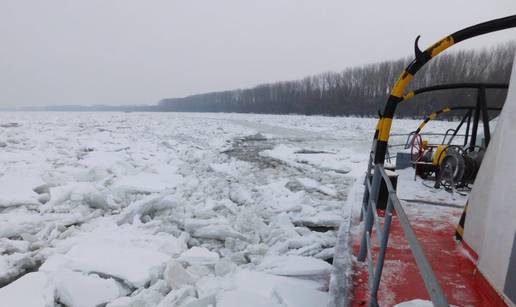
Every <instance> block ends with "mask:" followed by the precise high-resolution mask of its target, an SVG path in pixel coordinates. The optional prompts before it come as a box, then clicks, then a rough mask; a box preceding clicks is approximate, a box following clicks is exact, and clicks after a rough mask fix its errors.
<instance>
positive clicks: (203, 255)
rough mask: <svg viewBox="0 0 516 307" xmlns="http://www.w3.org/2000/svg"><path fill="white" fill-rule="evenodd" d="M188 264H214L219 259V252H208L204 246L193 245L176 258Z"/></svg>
mask: <svg viewBox="0 0 516 307" xmlns="http://www.w3.org/2000/svg"><path fill="white" fill-rule="evenodd" d="M177 260H179V261H180V262H185V263H188V264H190V265H207V264H215V263H217V262H218V261H219V254H217V253H214V252H210V251H209V250H208V249H207V248H205V247H197V246H194V247H192V248H191V249H189V250H187V251H186V252H184V253H183V254H181V256H180V257H179V258H178V259H177Z"/></svg>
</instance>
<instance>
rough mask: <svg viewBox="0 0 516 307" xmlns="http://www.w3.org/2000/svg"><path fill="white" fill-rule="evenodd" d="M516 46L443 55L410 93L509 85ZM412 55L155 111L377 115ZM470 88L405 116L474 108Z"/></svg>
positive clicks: (403, 108)
mask: <svg viewBox="0 0 516 307" xmlns="http://www.w3.org/2000/svg"><path fill="white" fill-rule="evenodd" d="M515 52H516V42H510V43H505V44H500V45H497V46H494V47H492V48H485V49H481V50H464V51H457V52H452V53H448V54H444V55H441V56H439V57H437V58H436V59H434V60H432V61H431V62H430V63H429V64H427V65H426V66H425V67H423V69H422V70H421V71H420V72H419V73H418V74H417V75H416V76H415V78H414V80H413V81H412V83H411V89H417V88H421V87H425V86H431V85H437V84H444V83H458V82H492V83H508V82H509V78H510V73H511V69H512V61H513V58H514V54H515ZM411 59H412V57H410V58H409V57H406V58H402V59H398V60H394V61H384V62H380V63H375V64H369V65H365V66H360V67H352V68H347V69H345V70H343V71H341V72H325V73H321V74H318V75H315V76H309V77H305V78H303V79H300V80H294V81H282V82H275V83H269V84H261V85H258V86H256V87H253V88H248V89H237V90H229V91H221V92H213V93H205V94H198V95H192V96H187V97H184V98H167V99H163V100H161V101H160V102H159V104H158V106H157V108H156V109H155V110H156V111H176V112H237V113H267V114H307V115H312V114H322V115H335V116H336V115H339V116H340V115H354V116H374V115H377V114H378V112H379V110H381V109H382V108H383V105H384V103H385V101H386V99H387V97H388V95H389V91H390V89H391V87H392V85H393V84H394V83H395V82H396V80H397V78H398V76H399V74H400V73H401V72H402V71H403V69H404V68H405V67H406V66H407V64H408V63H409V61H410V60H411ZM505 96H506V90H488V93H487V98H488V103H489V104H490V106H501V105H502V104H503V102H504V100H505ZM475 97H476V92H475V91H474V90H471V89H469V90H468V89H458V90H446V91H439V92H433V93H427V94H422V95H419V96H416V97H415V98H414V99H412V100H410V102H407V103H403V104H401V105H400V108H399V112H398V114H399V115H401V116H411V117H412V116H424V115H427V114H428V113H429V112H432V111H435V110H437V109H439V108H441V107H445V106H448V105H453V106H457V105H461V106H464V105H474V103H475V99H476V98H475Z"/></svg>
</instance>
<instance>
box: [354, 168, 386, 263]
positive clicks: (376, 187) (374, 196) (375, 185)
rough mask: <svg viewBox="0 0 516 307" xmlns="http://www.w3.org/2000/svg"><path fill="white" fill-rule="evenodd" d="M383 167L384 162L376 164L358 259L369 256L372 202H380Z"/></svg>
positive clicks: (361, 259) (362, 259)
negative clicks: (381, 169) (368, 243)
mask: <svg viewBox="0 0 516 307" xmlns="http://www.w3.org/2000/svg"><path fill="white" fill-rule="evenodd" d="M380 167H383V164H375V166H374V173H373V178H372V185H371V192H370V193H369V197H368V198H369V199H368V201H367V204H366V206H367V207H366V210H365V211H366V216H365V217H364V225H365V226H364V234H363V235H362V241H361V243H360V251H359V252H358V257H357V260H358V261H364V260H365V258H366V256H367V252H368V251H367V241H366V240H367V239H366V236H367V235H368V233H371V230H372V228H373V222H374V221H373V218H374V217H373V210H374V208H373V206H372V202H374V203H377V202H378V194H379V193H380V184H381V182H382V174H381V173H380V170H379V168H380Z"/></svg>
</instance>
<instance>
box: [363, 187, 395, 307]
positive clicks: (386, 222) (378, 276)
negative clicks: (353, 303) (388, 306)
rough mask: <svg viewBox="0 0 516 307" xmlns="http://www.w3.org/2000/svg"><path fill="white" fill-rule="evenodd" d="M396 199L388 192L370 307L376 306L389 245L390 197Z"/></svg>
mask: <svg viewBox="0 0 516 307" xmlns="http://www.w3.org/2000/svg"><path fill="white" fill-rule="evenodd" d="M393 194H394V197H396V192H394V191H391V192H389V198H388V200H387V209H386V211H385V220H384V225H383V237H382V242H381V245H380V251H379V253H378V260H377V262H376V268H375V270H374V279H373V286H372V288H371V301H370V303H369V306H370V307H376V306H378V289H379V288H380V282H381V280H382V272H383V263H384V260H385V254H386V253H387V244H388V243H389V232H390V228H391V221H392V198H391V197H393V196H392V195H393Z"/></svg>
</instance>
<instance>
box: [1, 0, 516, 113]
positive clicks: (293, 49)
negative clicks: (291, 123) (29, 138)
mask: <svg viewBox="0 0 516 307" xmlns="http://www.w3.org/2000/svg"><path fill="white" fill-rule="evenodd" d="M511 14H516V0H482V1H480V0H434V1H417V0H375V1H373V0H368V1H367V0H364V1H360V0H353V1H350V0H348V1H345V0H311V1H308V0H216V1H215V0H205V1H198V0H183V1H173V0H152V1H145V0H140V1H136V0H83V1H79V0H46V1H41V0H33V1H29V0H0V39H1V44H0V106H37V105H54V104H113V105H116V104H154V103H156V102H157V101H158V100H159V99H161V98H164V97H180V96H185V95H189V94H195V93H201V92H208V91H216V90H224V89H233V88H242V87H249V86H254V85H256V84H259V83H263V82H272V81H277V80H289V79H299V78H301V77H303V76H306V75H310V74H315V73H319V72H323V71H328V70H334V71H339V70H342V69H344V68H345V67H348V66H354V65H362V64H366V63H370V62H376V61H381V60H386V59H396V58H399V57H401V56H404V55H408V54H410V53H411V52H412V44H413V40H414V38H415V37H416V36H417V35H418V34H421V35H422V39H421V41H420V45H421V48H422V49H423V48H426V47H427V46H428V45H429V44H431V43H433V42H434V41H436V40H438V39H440V38H441V37H443V36H445V35H447V34H450V33H451V32H454V31H456V30H458V29H460V28H462V27H466V26H469V25H472V24H475V23H479V22H482V21H486V20H489V19H493V18H498V17H503V16H507V15H511ZM514 38H516V30H514V29H512V30H505V31H502V32H499V33H497V34H492V35H489V36H484V37H481V38H475V39H473V40H471V41H469V42H466V43H464V44H463V45H461V46H456V47H454V48H452V49H458V48H471V47H479V46H484V45H490V44H493V43H495V42H501V41H507V40H509V39H514Z"/></svg>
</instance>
